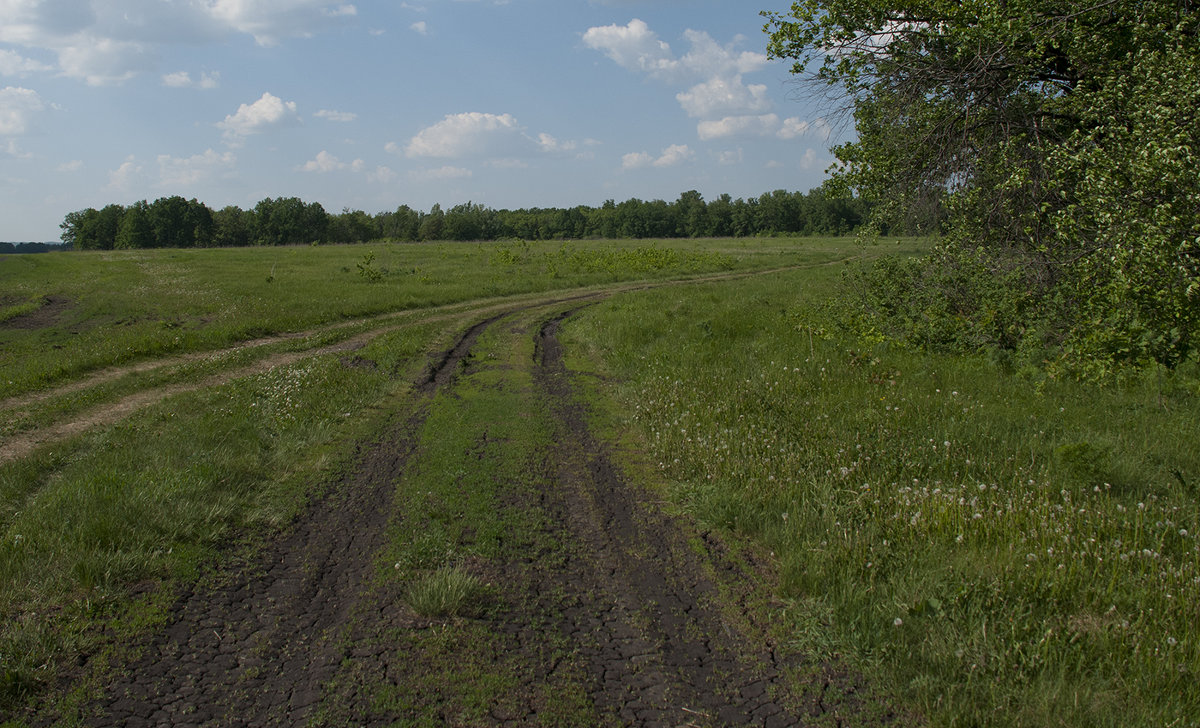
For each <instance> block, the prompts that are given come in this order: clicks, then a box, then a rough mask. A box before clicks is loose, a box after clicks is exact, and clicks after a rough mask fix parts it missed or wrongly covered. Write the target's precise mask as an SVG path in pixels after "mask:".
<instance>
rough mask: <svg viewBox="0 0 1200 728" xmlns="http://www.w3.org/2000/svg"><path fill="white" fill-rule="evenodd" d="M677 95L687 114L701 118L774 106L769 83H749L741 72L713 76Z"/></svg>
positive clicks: (762, 109)
mask: <svg viewBox="0 0 1200 728" xmlns="http://www.w3.org/2000/svg"><path fill="white" fill-rule="evenodd" d="M675 98H676V100H678V101H679V105H680V106H682V107H683V110H684V111H686V112H687V114H688V116H694V117H700V118H705V117H711V116H715V115H718V114H725V113H729V112H753V111H767V110H769V109H770V108H771V100H770V99H769V98H767V87H766V86H764V85H761V84H753V85H747V84H745V83H743V82H742V79H741V77H740V76H733V77H728V78H723V77H721V76H713V77H712V78H710V79H708V80H707V81H705V82H703V83H699V84H696V85H695V86H693V87H692V88H691V89H689V90H688V91H685V92H683V93H679V94H676V95H675Z"/></svg>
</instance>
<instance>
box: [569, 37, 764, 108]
mask: <svg viewBox="0 0 1200 728" xmlns="http://www.w3.org/2000/svg"><path fill="white" fill-rule="evenodd" d="M684 39H685V40H687V42H688V43H689V45H690V49H689V50H688V52H687V53H685V54H684V55H682V56H678V55H676V54H675V52H674V51H673V50H672V49H671V46H670V45H669V44H668V43H666V42H665V41H663V40H661V39H660V38H659V37H658V35H657V34H656V33H655V32H654V31H652V30H651V29H650V27H649V26H648V25H646V23H645V22H643V21H641V20H638V19H636V18H635V19H633V20H631V21H629V23H628V24H627V25H606V26H598V27H594V28H589V29H588V30H587V31H586V32H585V33H584V34H583V43H584V45H586V46H588V47H589V48H592V49H594V50H597V51H600V52H602V53H604V55H606V56H607V57H608V58H609V59H611V60H612V61H614V62H615V63H616V64H617V65H619V66H621V67H622V68H625V69H628V70H630V71H635V72H638V73H643V74H645V75H646V76H647V77H649V78H653V79H656V80H659V81H663V82H665V83H669V84H672V85H677V86H683V87H685V90H683V91H680V92H679V93H677V94H676V95H675V99H676V100H677V101H678V102H679V104H680V106H681V107H683V110H684V111H685V112H687V114H688V115H689V116H693V117H697V118H711V117H716V116H721V115H730V116H732V115H749V114H754V113H760V112H766V111H769V110H770V109H771V100H770V99H769V98H768V97H767V87H766V86H764V85H761V84H747V83H746V82H745V80H744V79H743V75H744V74H747V73H752V72H754V71H759V70H762V69H763V68H765V67H766V64H767V57H766V56H765V55H764V54H761V53H753V52H750V51H743V52H738V51H737V50H735V49H734V47H733V46H732V45H727V46H723V45H720V44H719V43H717V42H716V41H715V40H713V38H712V36H710V35H709V34H708V33H705V32H703V31H698V30H688V31H687V32H686V33H684Z"/></svg>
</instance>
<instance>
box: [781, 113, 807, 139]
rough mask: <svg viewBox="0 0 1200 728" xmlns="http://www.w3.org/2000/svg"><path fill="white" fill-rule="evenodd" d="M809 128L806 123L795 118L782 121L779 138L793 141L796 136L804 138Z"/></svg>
mask: <svg viewBox="0 0 1200 728" xmlns="http://www.w3.org/2000/svg"><path fill="white" fill-rule="evenodd" d="M809 126H810V125H809V123H808V122H807V121H801V120H800V119H799V118H797V117H795V116H793V117H791V118H790V119H784V120H783V126H782V127H781V128H780V129H779V138H780V139H795V138H796V137H798V136H804V134H806V133H807V132H808V128H809Z"/></svg>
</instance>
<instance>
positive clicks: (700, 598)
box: [535, 312, 800, 726]
mask: <svg viewBox="0 0 1200 728" xmlns="http://www.w3.org/2000/svg"><path fill="white" fill-rule="evenodd" d="M570 313H571V312H568V313H565V314H562V315H560V316H558V317H556V318H553V319H551V320H549V321H547V322H546V323H545V324H544V325H542V327H541V328H540V329H539V331H538V333H537V366H536V370H535V372H536V373H535V381H536V382H537V385H538V387H539V389H540V391H541V394H542V396H543V397H544V398H545V399H546V401H547V404H548V407H549V408H550V410H551V412H552V413H553V415H554V418H555V420H556V421H557V423H558V428H559V447H558V449H557V451H556V455H555V457H554V459H553V461H552V462H551V463H550V472H551V474H552V477H553V479H552V481H551V482H550V483H549V485H550V486H551V487H554V488H556V489H557V492H556V493H550V494H548V497H547V498H546V499H545V500H547V501H548V502H550V503H555V501H557V503H556V507H557V509H559V510H561V514H560V522H562V523H564V524H565V525H566V528H567V529H568V530H569V531H570V536H569V537H570V539H572V540H574V541H575V542H576V543H577V544H578V545H579V547H580V549H579V553H578V554H577V557H576V558H574V559H568V560H567V561H566V562H565V571H564V572H563V573H561V574H558V575H557V581H558V582H559V585H560V587H565V588H566V590H567V593H568V594H569V597H568V604H567V605H566V607H565V609H564V610H563V613H564V616H565V621H564V623H563V624H562V625H560V628H561V629H562V630H563V631H564V632H565V633H567V634H568V635H569V636H570V638H571V639H573V640H574V641H575V642H576V643H577V644H578V645H579V649H580V652H581V654H582V655H583V657H584V659H585V661H586V662H587V665H588V672H589V674H590V675H591V676H592V679H593V685H592V688H591V689H592V691H593V700H594V701H595V703H596V705H597V706H598V707H600V708H602V709H604V710H606V711H608V712H610V713H611V714H614V715H615V716H616V717H617V718H618V719H619V720H620V722H622V723H624V724H627V725H638V726H656V725H661V726H681V725H694V726H716V725H721V726H749V725H756V726H792V725H798V724H799V723H800V720H799V718H797V717H796V713H795V710H796V704H795V703H794V702H789V701H786V700H785V699H783V698H777V697H775V696H776V695H782V694H783V692H784V691H783V689H782V683H781V680H782V666H781V665H780V664H779V661H778V660H777V659H776V656H775V654H774V652H773V651H771V650H770V649H767V648H763V649H757V650H753V649H752V650H750V651H747V650H746V645H752V644H754V641H753V640H745V641H743V640H742V639H739V637H738V635H737V632H736V630H735V629H734V628H733V627H732V626H731V625H730V624H729V623H727V621H726V620H725V619H724V618H723V616H722V615H721V614H720V610H719V607H718V605H719V603H720V597H719V595H718V593H717V587H716V585H715V583H714V582H713V580H712V579H711V578H710V577H709V576H708V574H707V572H706V569H705V567H704V564H703V562H702V559H701V557H700V556H699V555H698V554H697V553H696V552H695V551H693V550H692V549H691V547H690V546H689V544H688V543H687V540H686V538H685V537H684V532H683V531H682V530H681V529H680V527H679V524H677V523H676V522H674V521H673V520H672V519H671V518H670V517H668V516H666V515H665V514H663V513H661V512H660V511H659V510H658V509H656V508H653V507H647V506H646V505H644V504H643V503H642V499H641V498H640V497H639V494H638V493H637V492H636V491H635V489H634V487H633V486H632V485H631V484H630V483H628V482H627V481H626V480H625V478H624V477H623V476H622V474H621V473H620V471H619V469H618V468H617V467H616V465H615V464H614V463H613V461H612V459H611V458H610V457H609V455H608V453H607V451H606V449H605V447H604V446H603V445H602V444H601V443H599V442H598V441H597V440H596V439H595V437H594V436H593V435H592V433H591V432H590V430H589V428H588V424H587V418H588V413H587V410H586V408H585V407H584V406H583V405H581V404H580V403H579V402H578V400H577V399H576V397H575V394H574V392H573V389H572V387H571V383H570V378H569V375H568V373H567V371H566V369H565V367H564V365H563V361H562V347H561V345H560V344H559V342H558V339H557V331H558V328H559V325H560V323H561V322H562V320H564V319H565V318H566V317H567V316H569V315H570ZM551 507H552V508H554V507H555V506H551ZM552 520H553V519H552Z"/></svg>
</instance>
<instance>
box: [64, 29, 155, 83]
mask: <svg viewBox="0 0 1200 728" xmlns="http://www.w3.org/2000/svg"><path fill="white" fill-rule="evenodd" d="M57 51H58V65H59V68H61V69H62V72H63V74H65V75H67V76H71V77H73V78H81V79H83V80H84V81H86V82H87V84H88V85H90V86H105V85H108V84H116V83H122V82H124V81H128V80H129V79H131V78H133V77H134V76H136V75H137V74H139V73H141V72H143V71H147V70H149V69H151V68H153V67H154V66H155V65H156V64H157V62H158V61H157V57H156V56H155V54H154V53H153V52H152V51H151V50H149V49H148V48H147V47H146V46H145V45H144V44H142V43H136V42H131V41H119V40H113V39H112V38H94V37H80V38H76V39H73V40H72V41H71V42H70V43H69V44H68V45H63V46H60V47H59V48H57Z"/></svg>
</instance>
